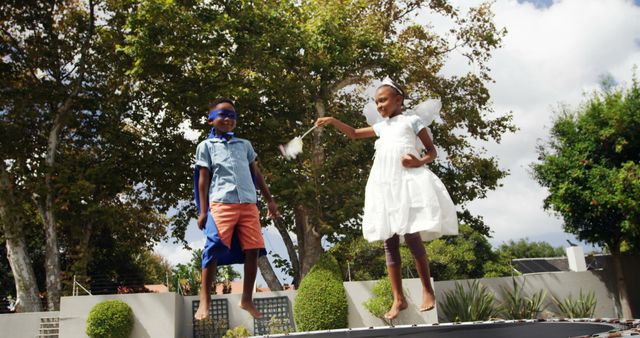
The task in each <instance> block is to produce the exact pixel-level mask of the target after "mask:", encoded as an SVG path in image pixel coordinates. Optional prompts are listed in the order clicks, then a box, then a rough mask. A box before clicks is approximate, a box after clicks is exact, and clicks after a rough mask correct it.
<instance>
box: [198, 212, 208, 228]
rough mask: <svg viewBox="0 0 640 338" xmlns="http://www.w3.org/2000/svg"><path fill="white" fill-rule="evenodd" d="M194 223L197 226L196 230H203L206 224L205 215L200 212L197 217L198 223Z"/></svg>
mask: <svg viewBox="0 0 640 338" xmlns="http://www.w3.org/2000/svg"><path fill="white" fill-rule="evenodd" d="M196 223H197V224H198V229H200V230H202V229H204V226H205V225H206V224H207V213H206V212H201V213H200V215H198V221H197V222H196Z"/></svg>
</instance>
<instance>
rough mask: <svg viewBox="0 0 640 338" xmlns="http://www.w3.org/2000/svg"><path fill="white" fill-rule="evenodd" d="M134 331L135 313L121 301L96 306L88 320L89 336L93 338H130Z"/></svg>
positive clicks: (110, 301) (105, 302)
mask: <svg viewBox="0 0 640 338" xmlns="http://www.w3.org/2000/svg"><path fill="white" fill-rule="evenodd" d="M132 330H133V311H132V310H131V308H130V307H129V305H127V303H125V302H123V301H120V300H105V301H104V302H100V303H98V304H96V305H95V306H94V307H93V309H91V312H89V317H88V318H87V335H88V336H89V337H91V338H128V337H129V335H130V334H131V331H132Z"/></svg>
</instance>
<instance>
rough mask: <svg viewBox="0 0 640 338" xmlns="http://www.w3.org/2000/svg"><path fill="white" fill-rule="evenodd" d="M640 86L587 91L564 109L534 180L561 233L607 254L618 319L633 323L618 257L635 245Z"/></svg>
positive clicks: (639, 231) (542, 149)
mask: <svg viewBox="0 0 640 338" xmlns="http://www.w3.org/2000/svg"><path fill="white" fill-rule="evenodd" d="M638 130H640V88H639V87H638V82H637V80H636V79H635V77H634V80H633V84H632V86H631V87H630V88H629V89H616V88H609V89H607V90H605V91H604V92H595V93H593V94H592V95H591V96H590V97H589V98H588V99H587V101H586V102H585V103H584V104H583V105H582V106H581V107H580V108H579V109H578V110H577V111H575V112H571V111H568V110H567V109H564V110H562V111H561V112H560V114H559V115H558V116H557V118H556V119H555V121H554V122H553V126H552V128H551V132H550V133H551V135H550V139H549V141H548V142H546V143H545V144H542V145H540V146H539V148H538V154H539V160H540V162H537V163H534V164H532V169H533V176H534V177H535V179H536V180H537V181H538V182H539V183H540V185H542V186H543V187H546V188H547V189H548V190H549V195H548V196H547V197H546V198H545V200H544V206H545V209H548V210H552V211H554V212H556V213H558V214H559V215H560V216H561V217H562V219H563V220H564V225H563V227H564V230H565V231H566V232H569V233H572V234H575V235H576V236H577V238H578V239H580V240H584V241H586V242H589V243H594V244H597V245H600V246H602V247H605V248H607V249H608V250H609V252H611V256H612V258H613V262H614V271H615V275H616V280H617V287H618V292H619V301H620V306H621V308H622V314H623V316H624V317H626V318H632V317H631V315H632V313H631V309H630V306H629V300H628V295H627V288H626V285H625V282H624V276H623V271H622V267H621V262H620V256H621V254H623V253H625V252H626V253H632V252H636V253H637V252H638V250H640V247H639V246H638V243H640V222H639V220H640V203H638V196H640V166H639V165H638V163H639V161H640V134H639V133H638Z"/></svg>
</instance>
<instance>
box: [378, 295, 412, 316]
mask: <svg viewBox="0 0 640 338" xmlns="http://www.w3.org/2000/svg"><path fill="white" fill-rule="evenodd" d="M407 306H408V305H407V301H405V300H404V299H402V300H394V301H393V305H391V309H389V312H387V313H385V314H384V318H386V319H388V320H392V319H395V318H396V317H398V314H400V311H402V310H404V309H406V308H407Z"/></svg>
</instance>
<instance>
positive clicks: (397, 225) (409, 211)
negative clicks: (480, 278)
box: [316, 80, 458, 319]
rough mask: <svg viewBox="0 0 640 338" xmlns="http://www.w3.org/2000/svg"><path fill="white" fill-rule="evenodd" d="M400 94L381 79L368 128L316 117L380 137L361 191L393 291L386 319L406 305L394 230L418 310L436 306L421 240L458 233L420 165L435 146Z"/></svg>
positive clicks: (367, 227) (371, 236)
mask: <svg viewBox="0 0 640 338" xmlns="http://www.w3.org/2000/svg"><path fill="white" fill-rule="evenodd" d="M404 96H405V95H404V92H403V91H402V89H401V88H400V87H399V86H398V85H397V84H395V83H393V82H391V81H388V80H386V81H384V82H383V83H382V85H381V86H380V87H378V89H377V90H376V94H375V102H376V106H377V110H378V112H379V113H380V115H381V116H382V117H383V118H384V120H382V121H381V122H378V123H376V124H374V125H373V126H372V127H367V128H360V129H355V128H353V127H351V126H349V125H347V124H345V123H343V122H341V121H340V120H337V119H335V118H333V117H322V118H319V119H318V120H317V121H316V126H318V127H321V126H326V125H333V126H334V127H336V128H338V130H340V131H341V132H343V133H344V134H345V135H347V136H348V137H349V138H351V139H359V138H368V137H374V136H378V137H379V138H378V140H377V141H376V143H375V148H376V153H375V157H374V161H373V166H372V167H371V173H370V174H369V180H368V181H367V186H366V190H365V202H364V216H363V219H362V232H363V235H364V238H365V239H367V240H368V241H370V242H372V241H376V240H384V249H385V255H386V262H387V271H388V273H389V279H390V281H391V288H392V290H393V305H392V306H391V309H389V311H388V312H387V313H386V314H385V317H386V318H387V319H394V318H396V317H397V316H398V313H399V312H400V311H402V310H404V309H406V308H407V301H406V299H405V297H404V294H403V292H402V273H401V271H402V269H401V261H400V238H399V235H404V241H405V242H406V243H407V246H408V247H409V249H410V250H411V253H412V255H413V257H414V261H415V264H416V270H417V271H418V275H419V276H420V280H421V282H422V305H421V306H420V311H429V310H431V309H433V308H434V307H435V294H434V291H433V287H432V285H431V276H430V274H429V261H428V259H427V253H426V251H425V248H424V245H423V244H422V241H423V240H433V239H436V238H438V237H440V236H441V235H456V234H457V233H458V219H457V216H456V210H455V206H454V204H453V201H452V200H451V197H449V194H448V193H447V190H446V188H445V187H444V185H443V184H442V182H441V181H440V179H439V178H438V177H437V176H435V175H434V174H433V173H432V172H431V171H430V170H429V169H427V167H426V166H425V164H427V163H431V162H433V161H434V160H435V158H436V150H435V147H434V146H433V143H432V141H431V138H430V137H429V134H428V132H427V128H426V126H425V125H424V123H423V122H422V120H421V119H420V118H419V117H418V116H415V115H410V116H406V115H403V114H402V107H403V102H404ZM416 135H417V137H418V138H419V139H420V141H421V142H422V144H424V147H425V149H426V154H425V155H424V156H420V155H419V154H418V151H417V149H416V145H417V144H416Z"/></svg>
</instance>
